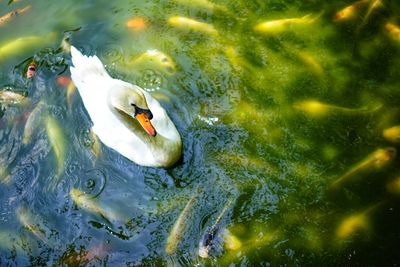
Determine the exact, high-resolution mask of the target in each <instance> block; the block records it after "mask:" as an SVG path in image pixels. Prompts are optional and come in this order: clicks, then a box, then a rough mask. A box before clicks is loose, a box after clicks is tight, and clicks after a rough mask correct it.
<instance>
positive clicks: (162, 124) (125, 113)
mask: <svg viewBox="0 0 400 267" xmlns="http://www.w3.org/2000/svg"><path fill="white" fill-rule="evenodd" d="M71 56H72V63H73V65H74V66H73V67H72V66H71V67H70V70H71V77H72V80H73V82H74V84H75V86H76V87H77V88H78V90H79V94H80V95H81V98H82V101H83V104H84V106H85V108H86V110H87V112H88V113H89V116H90V118H91V120H92V122H93V124H94V126H93V131H94V133H95V134H96V135H97V136H98V137H99V139H100V140H101V142H102V143H104V144H105V145H106V146H109V147H111V148H113V149H114V150H116V151H117V152H119V153H120V154H122V155H123V156H125V157H127V158H128V159H130V160H132V161H134V162H135V163H137V164H139V165H143V166H151V167H169V166H171V165H173V164H174V163H175V162H176V161H177V160H178V159H179V158H180V157H181V150H182V142H181V137H180V135H179V133H178V131H177V129H176V127H175V125H174V124H173V122H172V121H171V119H170V118H169V117H168V115H167V113H166V112H165V110H164V109H163V108H162V107H161V105H160V103H159V102H158V101H157V100H156V99H154V98H153V97H151V95H150V94H148V93H147V92H146V91H144V90H143V89H141V88H140V87H138V86H136V85H132V84H130V83H127V82H124V81H121V80H117V79H113V78H111V77H110V75H109V74H108V73H107V71H106V70H105V68H104V66H103V64H102V63H101V61H100V60H99V58H98V57H97V56H91V57H88V56H84V55H82V54H81V52H79V51H78V50H77V49H76V48H75V47H71Z"/></svg>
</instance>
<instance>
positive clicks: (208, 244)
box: [198, 199, 233, 258]
mask: <svg viewBox="0 0 400 267" xmlns="http://www.w3.org/2000/svg"><path fill="white" fill-rule="evenodd" d="M232 201H233V200H232V199H229V200H228V202H227V203H226V205H225V206H224V208H223V209H222V211H221V213H220V214H219V215H218V217H217V219H216V220H215V223H214V224H213V226H211V227H209V228H208V229H207V230H206V232H205V234H204V235H203V237H202V239H201V240H200V243H199V252H198V253H199V256H200V257H202V258H208V256H209V253H210V251H211V250H212V249H214V248H215V247H216V245H218V244H219V243H220V239H219V237H220V236H221V235H222V234H223V232H225V229H224V228H222V224H221V219H222V217H223V216H224V215H225V213H226V212H227V210H228V208H229V207H230V206H231V204H232Z"/></svg>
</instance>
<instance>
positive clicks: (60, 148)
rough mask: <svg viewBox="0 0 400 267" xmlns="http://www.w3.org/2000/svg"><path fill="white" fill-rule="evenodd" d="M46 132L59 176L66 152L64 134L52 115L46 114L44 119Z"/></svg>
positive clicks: (62, 168) (62, 169)
mask: <svg viewBox="0 0 400 267" xmlns="http://www.w3.org/2000/svg"><path fill="white" fill-rule="evenodd" d="M46 132H47V136H48V137H49V141H50V143H51V146H52V147H53V150H54V154H55V155H56V159H57V176H60V175H61V174H62V172H63V171H64V162H65V153H66V147H65V140H66V139H65V135H64V133H63V131H62V130H61V126H60V125H59V123H58V122H57V121H56V120H55V119H54V118H53V117H52V116H48V117H47V119H46Z"/></svg>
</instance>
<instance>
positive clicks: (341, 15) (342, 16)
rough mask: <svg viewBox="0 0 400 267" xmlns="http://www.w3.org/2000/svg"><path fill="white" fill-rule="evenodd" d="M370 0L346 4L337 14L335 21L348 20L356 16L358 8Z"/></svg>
mask: <svg viewBox="0 0 400 267" xmlns="http://www.w3.org/2000/svg"><path fill="white" fill-rule="evenodd" d="M369 1H370V0H360V1H357V2H355V3H353V4H351V5H349V6H346V7H345V8H343V9H342V10H340V11H338V12H337V13H336V14H335V17H334V21H347V20H352V19H354V18H356V16H357V13H358V10H359V9H360V8H361V7H362V6H363V5H364V4H366V3H368V2H369Z"/></svg>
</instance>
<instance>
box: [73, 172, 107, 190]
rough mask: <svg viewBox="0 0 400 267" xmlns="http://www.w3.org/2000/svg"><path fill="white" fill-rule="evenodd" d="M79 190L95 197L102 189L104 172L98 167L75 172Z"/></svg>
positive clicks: (104, 181) (104, 177) (104, 180)
mask: <svg viewBox="0 0 400 267" xmlns="http://www.w3.org/2000/svg"><path fill="white" fill-rule="evenodd" d="M77 178H78V181H79V190H81V191H83V192H85V193H86V194H89V195H91V196H93V197H97V196H98V195H99V194H101V192H102V191H103V190H104V187H105V184H106V179H107V177H106V174H105V172H103V171H102V170H100V169H90V170H82V171H81V172H79V173H78V174H77Z"/></svg>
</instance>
